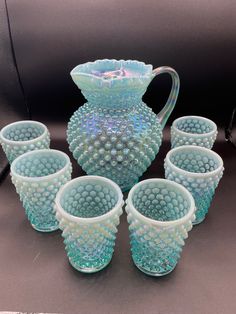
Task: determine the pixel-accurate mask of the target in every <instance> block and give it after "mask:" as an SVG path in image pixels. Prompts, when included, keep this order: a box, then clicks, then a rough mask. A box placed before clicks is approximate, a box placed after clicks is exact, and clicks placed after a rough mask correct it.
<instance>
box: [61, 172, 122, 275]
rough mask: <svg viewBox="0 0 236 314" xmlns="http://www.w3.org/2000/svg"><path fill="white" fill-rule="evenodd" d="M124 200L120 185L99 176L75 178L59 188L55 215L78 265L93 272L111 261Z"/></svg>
mask: <svg viewBox="0 0 236 314" xmlns="http://www.w3.org/2000/svg"><path fill="white" fill-rule="evenodd" d="M123 203H124V202H123V196H122V192H121V190H120V188H119V186H118V185H117V184H115V183H114V182H112V181H111V180H109V179H106V178H103V177H99V176H83V177H79V178H76V179H74V180H72V181H70V182H69V183H67V184H66V185H65V186H64V187H62V189H61V190H60V191H59V192H58V194H57V197H56V210H57V214H56V217H57V219H58V220H59V222H60V225H59V227H60V229H61V230H62V231H63V232H62V236H63V237H64V243H65V248H66V251H67V255H68V258H69V261H70V263H71V265H72V266H73V267H74V268H75V269H77V270H79V271H81V272H84V273H93V272H97V271H99V270H101V269H103V268H104V267H106V266H107V265H108V264H109V262H110V261H111V259H112V255H113V251H114V245H115V239H116V232H117V226H118V224H119V221H120V215H121V214H122V206H123Z"/></svg>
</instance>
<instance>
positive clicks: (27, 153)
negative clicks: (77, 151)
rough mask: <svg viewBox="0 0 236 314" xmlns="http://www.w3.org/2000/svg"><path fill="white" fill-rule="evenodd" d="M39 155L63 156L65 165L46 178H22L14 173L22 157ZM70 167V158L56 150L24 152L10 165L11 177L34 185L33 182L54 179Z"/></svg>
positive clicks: (46, 149)
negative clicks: (52, 154)
mask: <svg viewBox="0 0 236 314" xmlns="http://www.w3.org/2000/svg"><path fill="white" fill-rule="evenodd" d="M39 153H54V154H55V153H56V154H57V155H60V156H63V157H64V158H65V160H66V164H65V166H63V167H62V168H61V169H59V170H58V171H56V172H54V173H52V174H49V175H46V176H41V177H36V176H35V177H28V176H23V175H20V174H18V173H17V172H16V171H15V165H16V163H17V162H19V161H20V160H21V159H23V158H24V157H26V156H29V155H37V154H39ZM70 165H71V161H70V158H69V156H68V155H67V154H66V153H64V152H62V151H60V150H57V149H49V148H45V149H36V150H33V151H29V152H26V153H24V154H22V155H20V156H18V157H17V158H16V159H15V160H13V162H12V164H11V176H14V177H16V178H19V179H21V180H24V181H30V182H32V183H35V182H38V181H44V180H47V179H50V180H51V179H54V178H55V177H57V176H58V175H60V174H61V173H63V172H64V171H65V170H66V169H67V168H68V167H69V166H70Z"/></svg>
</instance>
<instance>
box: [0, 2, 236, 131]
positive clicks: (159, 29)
mask: <svg viewBox="0 0 236 314" xmlns="http://www.w3.org/2000/svg"><path fill="white" fill-rule="evenodd" d="M0 14H1V16H0V23H1V25H0V26H1V33H0V44H1V49H0V54H1V55H0V57H1V70H0V94H1V98H0V109H1V115H0V127H2V126H3V125H5V124H7V123H8V122H13V121H15V120H19V119H22V118H26V117H28V111H29V110H28V109H30V112H31V115H32V118H33V119H38V120H42V121H43V122H46V121H62V122H67V121H68V119H69V117H70V116H71V115H72V113H73V112H74V110H75V109H76V108H77V107H78V106H79V105H81V104H82V103H83V102H84V99H83V97H82V95H81V93H80V91H79V90H78V89H77V87H76V86H75V85H74V83H73V82H72V80H71V78H70V76H69V72H70V70H71V69H72V68H73V67H74V66H75V65H77V64H79V63H83V62H86V61H93V60H96V59H100V58H117V59H137V60H141V61H144V62H146V63H151V64H153V66H154V67H157V66H161V65H169V66H172V67H173V68H175V69H176V70H177V72H178V73H179V76H180V79H181V89H180V96H179V99H178V102H177V105H176V109H175V110H174V112H173V114H172V116H171V119H170V120H169V123H171V121H172V120H173V119H174V118H176V117H178V116H181V115H187V114H196V115H203V116H206V117H209V118H211V119H213V120H215V122H216V123H217V124H218V125H222V126H224V125H225V124H226V123H227V122H228V120H229V116H230V112H231V111H232V108H233V107H234V106H235V73H236V2H235V1H234V0H231V1H230V0H226V1H221V0H214V1H207V2H206V1H205V0H194V1H193V0H178V1H174V0H159V1H156V0H146V1H141V0H127V1H115V0H100V1H95V0H66V1H63V0H34V1H30V0H21V1H18V0H7V1H4V0H0ZM169 89H170V78H169V77H168V76H167V75H163V76H159V77H158V78H156V79H154V81H153V82H152V83H151V85H150V87H149V88H148V91H147V93H146V94H145V97H144V100H145V101H146V102H147V104H148V105H149V106H151V107H153V109H154V111H155V112H156V113H157V112H158V111H159V110H160V109H161V108H162V106H163V105H164V102H165V100H166V98H167V95H168V93H169Z"/></svg>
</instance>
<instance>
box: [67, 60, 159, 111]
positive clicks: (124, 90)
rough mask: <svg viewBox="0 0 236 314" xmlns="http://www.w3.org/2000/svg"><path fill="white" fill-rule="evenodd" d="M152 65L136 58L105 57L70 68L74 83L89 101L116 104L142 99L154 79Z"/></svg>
mask: <svg viewBox="0 0 236 314" xmlns="http://www.w3.org/2000/svg"><path fill="white" fill-rule="evenodd" d="M152 69H153V68H152V65H150V64H145V63H143V62H139V61H135V60H127V61H125V60H110V59H103V60H97V61H95V62H87V63H84V64H81V65H78V66H76V67H75V68H74V69H73V70H72V71H71V73H70V74H71V77H72V79H73V81H74V83H75V84H76V85H77V86H78V87H79V89H80V90H81V92H82V94H83V95H84V96H85V98H86V99H87V100H88V101H89V103H93V102H94V100H96V101H95V102H96V103H99V99H100V98H101V101H103V103H104V102H106V101H107V102H109V103H110V104H113V105H114V99H115V101H116V103H117V104H118V105H122V103H123V104H126V105H127V104H128V102H129V100H131V99H132V101H133V102H134V98H137V99H141V98H142V96H143V94H144V93H145V92H146V89H147V87H148V85H149V83H150V81H151V80H152Z"/></svg>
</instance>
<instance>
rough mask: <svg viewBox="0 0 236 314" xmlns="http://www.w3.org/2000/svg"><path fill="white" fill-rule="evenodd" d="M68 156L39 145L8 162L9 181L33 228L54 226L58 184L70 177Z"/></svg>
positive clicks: (47, 228)
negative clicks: (38, 148) (9, 165)
mask: <svg viewBox="0 0 236 314" xmlns="http://www.w3.org/2000/svg"><path fill="white" fill-rule="evenodd" d="M71 172H72V167H71V163H70V159H69V157H68V156H67V155H66V154H65V153H63V152H60V151H57V150H50V149H42V150H36V151H32V152H28V153H25V154H24V155H21V156H19V157H18V158H16V159H15V160H14V161H13V163H12V165H11V177H12V182H13V184H14V185H15V187H16V191H17V193H18V194H19V195H20V200H21V201H22V203H23V207H24V208H25V212H26V215H27V217H28V219H29V221H30V223H31V225H32V227H33V228H34V229H36V230H37V231H41V232H50V231H54V230H56V229H58V221H57V219H56V217H55V210H54V201H55V197H56V193H57V192H58V190H59V188H60V187H61V186H62V185H64V184H65V183H66V182H67V181H69V180H70V179H71Z"/></svg>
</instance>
